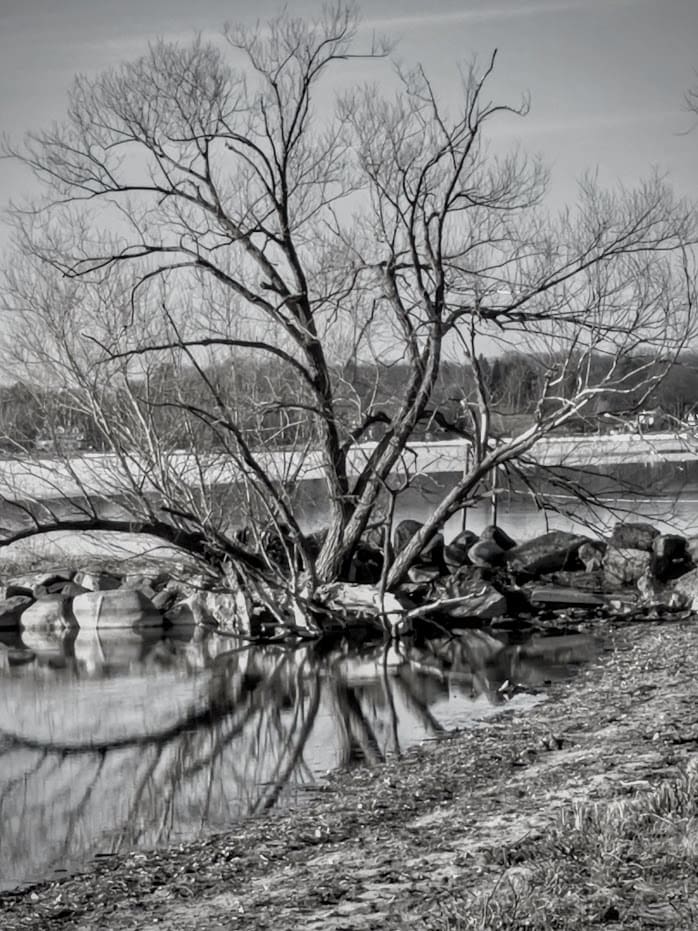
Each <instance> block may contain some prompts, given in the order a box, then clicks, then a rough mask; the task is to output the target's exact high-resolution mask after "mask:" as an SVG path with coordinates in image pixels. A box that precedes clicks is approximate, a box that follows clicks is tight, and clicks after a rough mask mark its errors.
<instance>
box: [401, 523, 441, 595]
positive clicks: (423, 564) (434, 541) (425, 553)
mask: <svg viewBox="0 0 698 931" xmlns="http://www.w3.org/2000/svg"><path fill="white" fill-rule="evenodd" d="M423 526H424V525H423V524H421V523H420V522H419V521H418V520H403V521H400V523H399V524H398V525H397V527H396V528H395V537H394V548H395V552H396V553H399V552H400V550H403V549H404V548H405V547H406V546H407V544H408V543H409V542H410V540H411V539H412V537H413V536H414V535H415V534H416V533H417V532H418V531H419V530H421V529H422V527H423ZM414 565H415V568H419V569H423V570H435V572H433V573H430V572H427V573H426V575H425V576H424V578H435V577H436V576H437V575H439V574H440V573H442V572H445V571H446V564H445V562H444V535H443V534H442V533H435V534H434V535H433V536H432V538H431V539H430V540H429V542H428V543H427V544H426V546H425V547H424V548H423V549H422V551H421V552H420V554H419V558H418V559H417V561H416V563H415V564H414ZM414 581H416V579H415V580H414Z"/></svg>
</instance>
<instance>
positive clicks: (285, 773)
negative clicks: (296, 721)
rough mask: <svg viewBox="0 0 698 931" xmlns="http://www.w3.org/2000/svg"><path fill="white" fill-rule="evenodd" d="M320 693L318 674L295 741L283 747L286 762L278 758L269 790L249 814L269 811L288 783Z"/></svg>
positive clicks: (310, 725)
mask: <svg viewBox="0 0 698 931" xmlns="http://www.w3.org/2000/svg"><path fill="white" fill-rule="evenodd" d="M320 693H321V684H320V677H319V675H316V676H315V678H314V679H313V689H312V693H311V700H310V705H309V706H308V709H307V711H306V713H305V715H304V717H305V720H304V721H303V726H302V727H301V729H300V732H299V733H298V737H297V739H296V740H295V742H294V743H289V744H288V745H287V746H286V747H285V748H284V752H285V753H286V754H287V757H288V758H287V760H286V763H285V765H284V766H283V767H282V760H283V757H282V758H281V759H279V761H278V762H277V764H276V767H275V770H274V774H273V776H272V780H271V787H270V791H269V792H268V793H265V794H263V795H262V797H261V798H260V799H259V800H258V801H257V803H256V805H255V806H254V807H253V808H252V809H251V810H250V814H257V813H258V812H260V811H269V809H270V808H273V807H274V805H276V803H277V801H278V799H279V796H280V795H281V792H282V790H283V789H284V787H285V786H286V784H287V783H288V780H289V778H290V776H291V774H292V773H293V771H294V770H295V769H296V767H297V766H298V763H299V761H300V759H301V757H302V755H303V750H304V749H305V745H306V743H307V742H308V738H309V737H310V734H311V732H312V730H313V726H314V724H315V719H316V717H317V713H318V709H319V708H320Z"/></svg>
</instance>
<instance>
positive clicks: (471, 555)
mask: <svg viewBox="0 0 698 931" xmlns="http://www.w3.org/2000/svg"><path fill="white" fill-rule="evenodd" d="M506 554H507V551H506V550H505V549H502V547H501V546H500V545H499V544H498V543H495V541H494V540H478V541H477V543H475V544H473V546H471V547H470V549H469V550H468V559H469V560H470V562H471V563H472V565H473V566H478V567H479V568H481V569H491V568H494V567H496V566H501V565H502V564H503V563H504V561H505V559H506Z"/></svg>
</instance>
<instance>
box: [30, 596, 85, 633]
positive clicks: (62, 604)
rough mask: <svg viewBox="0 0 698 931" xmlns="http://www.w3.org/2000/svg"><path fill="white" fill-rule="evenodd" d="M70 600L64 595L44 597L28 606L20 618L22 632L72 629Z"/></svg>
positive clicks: (72, 617) (73, 624)
mask: <svg viewBox="0 0 698 931" xmlns="http://www.w3.org/2000/svg"><path fill="white" fill-rule="evenodd" d="M71 602H72V599H70V598H66V597H65V596H64V595H46V597H45V598H39V599H38V600H37V601H35V602H34V604H32V605H30V606H29V607H28V608H27V609H26V610H25V611H24V612H23V613H22V617H21V621H20V622H21V625H22V629H23V630H45V629H58V630H62V629H63V628H65V627H74V626H75V618H74V616H73V612H72V610H71Z"/></svg>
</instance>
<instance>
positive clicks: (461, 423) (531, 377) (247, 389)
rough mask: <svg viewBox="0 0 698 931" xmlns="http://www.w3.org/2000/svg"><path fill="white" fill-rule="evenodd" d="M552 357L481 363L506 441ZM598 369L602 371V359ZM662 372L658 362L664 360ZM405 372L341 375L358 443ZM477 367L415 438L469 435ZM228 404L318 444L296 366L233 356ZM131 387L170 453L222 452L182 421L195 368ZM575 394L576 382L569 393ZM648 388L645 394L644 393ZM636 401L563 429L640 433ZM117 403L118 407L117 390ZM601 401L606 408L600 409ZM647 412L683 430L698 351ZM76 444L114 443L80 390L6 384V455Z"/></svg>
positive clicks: (443, 376) (226, 381)
mask: <svg viewBox="0 0 698 931" xmlns="http://www.w3.org/2000/svg"><path fill="white" fill-rule="evenodd" d="M550 361H551V360H550V358H549V357H546V358H542V357H541V358H536V357H533V356H531V355H529V354H524V353H517V352H513V351H512V352H508V353H505V354H504V355H502V356H497V357H494V358H484V357H483V358H481V359H480V364H481V367H482V371H483V373H484V376H485V380H486V386H487V390H488V394H489V398H490V403H491V409H492V412H493V425H494V430H495V432H499V433H501V434H502V435H508V434H510V433H511V432H512V431H513V430H519V429H525V428H526V426H527V425H528V424H529V423H530V422H532V421H533V419H534V417H535V412H536V407H537V405H538V403H539V400H540V397H541V393H542V385H543V381H544V378H545V372H546V370H547V368H548V366H549V365H550ZM596 365H598V367H599V368H602V367H603V365H604V357H603V356H602V355H599V356H598V358H597V360H596ZM657 365H658V366H659V362H658V363H657ZM406 368H407V367H406V366H405V365H404V364H402V363H399V362H396V363H393V364H377V363H375V362H372V363H366V362H360V361H356V362H354V363H353V364H351V365H348V366H344V367H343V368H342V369H337V370H335V372H334V376H335V381H336V385H335V397H336V407H337V412H338V419H339V420H340V421H341V422H342V423H343V425H344V429H345V431H346V433H347V435H348V434H350V432H351V431H352V430H353V429H355V427H356V425H357V424H358V423H362V422H364V421H365V418H366V417H367V415H368V419H369V420H372V422H371V423H370V425H369V427H368V428H367V429H366V430H364V431H363V432H362V434H361V435H357V437H356V440H357V442H360V441H365V440H376V439H379V438H380V437H381V436H382V433H383V431H384V422H385V423H387V422H388V421H389V419H390V417H391V416H392V415H393V413H394V410H395V408H396V407H397V405H398V404H399V401H400V397H401V394H400V392H401V387H402V386H403V385H404V384H405V379H406ZM471 373H472V369H471V367H470V366H469V365H466V364H463V365H460V364H458V363H457V362H452V361H451V362H444V363H443V366H442V369H441V372H440V375H439V378H438V382H437V385H436V387H435V390H434V394H433V399H432V404H431V406H430V407H429V409H428V410H427V411H426V412H425V416H424V417H423V418H422V420H421V422H420V424H419V426H418V428H417V429H416V430H415V432H414V439H416V440H423V439H432V438H433V439H444V438H453V437H457V436H463V435H466V436H467V426H466V418H465V417H464V410H465V408H466V407H467V405H468V404H469V403H471V402H474V397H475V387H474V385H473V383H472V374H471ZM205 374H206V377H207V378H208V379H210V380H211V381H212V382H214V383H215V385H216V388H217V390H219V391H220V392H221V395H222V396H223V397H225V398H226V400H227V402H228V404H229V409H230V410H234V411H236V412H237V418H238V422H239V424H240V426H241V428H242V430H243V432H244V434H245V435H246V436H247V437H249V439H250V441H251V442H252V444H253V445H259V446H264V447H266V448H287V447H291V446H298V445H299V444H306V443H307V442H308V441H312V436H309V435H308V434H309V431H310V430H312V425H311V422H310V421H309V419H308V418H306V417H304V416H303V414H302V409H301V408H299V409H298V414H297V416H294V414H293V411H294V402H299V404H300V403H301V402H302V400H303V393H304V389H303V387H302V386H301V385H300V384H299V383H298V382H295V381H294V380H293V379H292V377H289V373H288V370H287V369H285V368H283V367H280V366H278V365H275V364H274V363H273V362H269V363H268V364H266V365H260V363H259V360H258V359H253V358H249V357H247V358H246V357H244V356H238V357H237V358H231V359H228V360H227V361H225V362H220V363H219V364H217V365H215V366H209V367H208V368H207V369H206V370H205ZM131 389H132V390H134V391H135V393H136V395H137V396H140V398H141V399H142V403H143V411H144V413H145V412H146V411H147V416H148V417H150V418H154V419H155V420H156V421H159V422H158V423H157V427H158V430H159V433H160V434H161V435H166V436H168V437H169V440H170V446H171V448H172V449H175V448H176V449H187V448H192V446H195V448H196V449H197V450H199V451H205V449H206V446H209V447H210V446H212V444H213V448H215V437H214V438H212V434H211V433H210V432H209V431H204V430H202V431H201V434H200V435H198V436H197V435H192V432H191V424H184V423H182V422H181V417H180V416H179V413H178V412H179V411H180V410H181V405H182V404H187V403H189V404H192V405H195V404H196V403H197V401H198V400H199V398H200V396H201V395H203V394H204V393H205V392H206V391H207V390H208V388H207V386H206V384H205V383H204V382H203V380H202V376H201V373H200V372H199V371H197V369H195V368H194V367H192V366H188V367H185V366H179V365H175V364H169V363H160V364H158V365H157V366H155V367H153V368H152V370H150V371H149V372H148V373H147V375H142V374H141V375H140V376H134V380H133V383H132V385H131ZM562 390H563V392H564V393H569V395H570V396H571V395H572V394H573V391H574V385H573V384H570V385H569V386H567V387H565V386H563V387H562ZM643 391H644V389H643ZM641 394H642V392H641V391H640V390H638V396H637V398H634V397H633V396H632V394H631V395H628V396H626V397H625V398H623V399H620V398H618V399H616V400H615V403H613V402H611V401H609V400H608V399H606V398H605V399H603V401H601V402H599V405H597V406H596V407H594V408H593V409H592V410H590V412H589V417H588V418H583V417H580V418H578V419H577V420H576V421H575V422H572V423H570V424H568V425H566V426H565V428H564V432H565V433H567V434H570V433H572V434H573V433H587V432H590V431H591V432H598V431H599V430H602V431H603V430H606V431H610V430H618V429H623V426H624V425H625V426H626V428H627V429H632V428H633V425H634V424H636V423H637V421H636V416H637V414H638V413H639V407H640V404H641V401H640V396H641ZM114 404H115V406H117V405H118V397H117V394H116V391H115V393H114ZM600 405H602V406H600ZM642 406H643V408H644V409H648V408H649V409H651V410H653V411H655V413H656V416H655V419H654V425H653V426H654V429H664V430H671V429H680V428H681V426H682V425H683V424H685V422H686V419H687V418H688V417H690V415H691V414H694V413H695V412H696V411H697V410H698V352H687V353H684V354H682V356H681V357H680V358H679V360H678V361H677V362H675V363H674V364H673V365H672V366H671V368H670V370H669V371H668V373H667V374H666V376H665V377H664V378H663V379H662V380H661V381H660V382H659V383H658V385H657V386H656V388H655V389H654V390H653V391H652V393H651V395H650V396H649V397H646V396H645V397H644V398H643V401H642ZM68 441H70V442H72V443H73V444H74V446H75V448H76V449H84V450H95V451H103V450H106V449H107V448H108V442H107V440H106V438H105V437H104V436H103V434H102V432H101V430H100V427H99V424H98V423H97V422H96V421H95V420H94V418H92V417H91V416H90V414H89V409H88V405H87V404H85V403H82V402H81V398H80V395H79V392H77V391H74V390H69V389H66V388H61V389H58V390H57V389H56V388H53V387H47V386H42V385H39V384H32V383H30V382H28V381H19V380H18V381H15V382H13V383H10V384H5V385H2V386H0V448H2V449H3V451H5V452H6V453H8V454H12V453H21V452H22V451H24V450H31V449H34V448H36V447H37V444H39V446H41V444H43V446H44V448H50V447H51V446H52V445H53V444H55V446H56V447H60V446H61V443H62V442H68Z"/></svg>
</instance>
